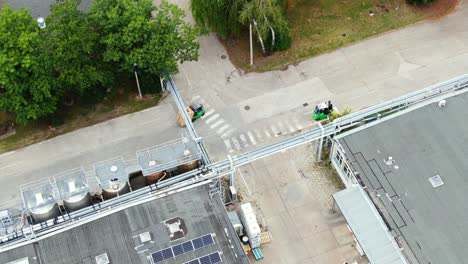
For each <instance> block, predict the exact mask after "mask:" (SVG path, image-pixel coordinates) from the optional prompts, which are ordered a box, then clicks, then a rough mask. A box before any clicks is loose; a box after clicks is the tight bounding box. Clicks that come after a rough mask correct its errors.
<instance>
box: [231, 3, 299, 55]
mask: <svg viewBox="0 0 468 264" xmlns="http://www.w3.org/2000/svg"><path fill="white" fill-rule="evenodd" d="M239 19H240V21H241V22H242V23H243V24H246V25H247V24H249V23H251V21H254V25H255V30H256V31H257V34H258V37H259V40H260V42H261V43H263V42H264V40H267V39H269V40H270V41H271V42H269V43H267V44H270V45H268V46H263V44H262V48H263V49H264V53H266V52H267V51H269V52H273V51H274V50H276V49H278V48H277V47H278V42H277V40H278V39H280V40H281V38H279V36H280V35H281V37H282V38H283V41H282V45H281V49H284V47H283V46H284V44H285V43H286V46H287V47H289V45H290V38H289V29H288V22H287V21H286V18H285V17H284V15H283V12H282V9H281V7H280V6H279V5H278V2H277V1H276V0H248V1H246V2H245V3H244V4H243V6H242V10H241V12H240V15H239ZM284 39H286V40H284ZM288 39H289V45H288V44H287V43H288ZM265 45H266V44H265Z"/></svg>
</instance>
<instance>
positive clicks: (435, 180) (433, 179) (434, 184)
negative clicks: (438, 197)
mask: <svg viewBox="0 0 468 264" xmlns="http://www.w3.org/2000/svg"><path fill="white" fill-rule="evenodd" d="M429 181H430V182H431V184H432V187H434V188H437V187H439V186H442V185H444V181H442V178H441V177H440V176H439V175H436V176H432V177H430V178H429Z"/></svg>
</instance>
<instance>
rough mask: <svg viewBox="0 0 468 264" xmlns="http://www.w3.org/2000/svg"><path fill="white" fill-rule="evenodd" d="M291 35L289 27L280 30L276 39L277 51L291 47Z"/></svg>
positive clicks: (275, 48)
mask: <svg viewBox="0 0 468 264" xmlns="http://www.w3.org/2000/svg"><path fill="white" fill-rule="evenodd" d="M291 42H292V40H291V36H290V34H289V28H285V30H283V31H282V32H278V33H277V35H276V41H275V47H274V50H275V51H281V50H287V49H289V47H291Z"/></svg>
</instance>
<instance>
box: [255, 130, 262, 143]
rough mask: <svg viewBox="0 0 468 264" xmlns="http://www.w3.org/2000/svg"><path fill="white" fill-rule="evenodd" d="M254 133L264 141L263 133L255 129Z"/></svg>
mask: <svg viewBox="0 0 468 264" xmlns="http://www.w3.org/2000/svg"><path fill="white" fill-rule="evenodd" d="M254 132H255V135H256V136H257V138H258V140H260V141H263V136H262V133H260V131H258V130H257V129H254Z"/></svg>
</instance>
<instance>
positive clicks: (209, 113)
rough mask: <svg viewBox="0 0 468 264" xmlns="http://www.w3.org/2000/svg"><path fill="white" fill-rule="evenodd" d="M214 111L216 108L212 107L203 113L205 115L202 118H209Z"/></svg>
mask: <svg viewBox="0 0 468 264" xmlns="http://www.w3.org/2000/svg"><path fill="white" fill-rule="evenodd" d="M214 111H215V110H214V109H211V110H210V111H208V112H206V113H205V115H203V116H202V117H201V119H205V118H207V117H208V116H209V115H211V114H212V113H214Z"/></svg>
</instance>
